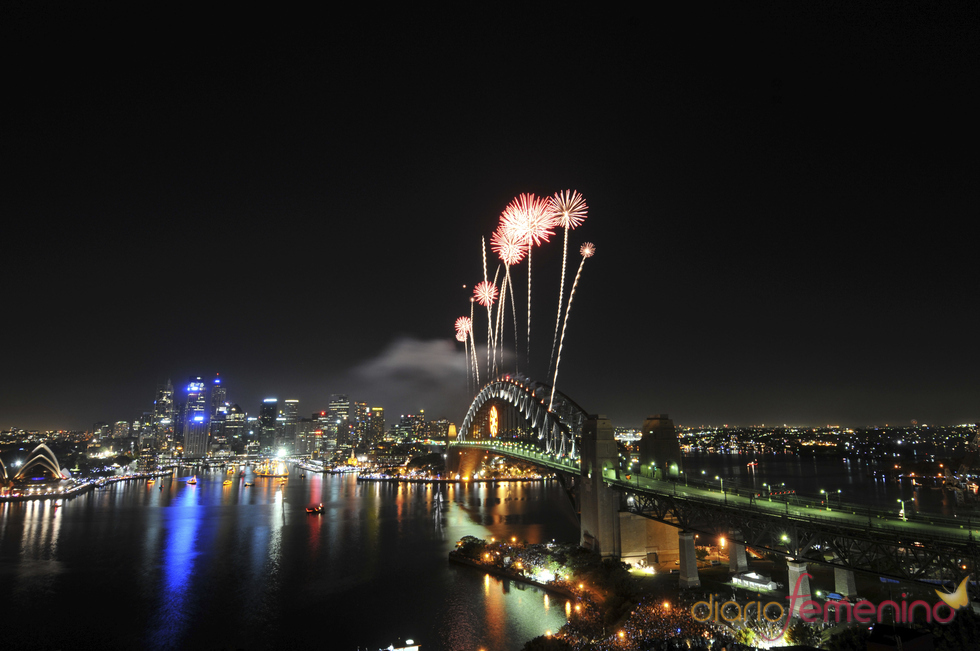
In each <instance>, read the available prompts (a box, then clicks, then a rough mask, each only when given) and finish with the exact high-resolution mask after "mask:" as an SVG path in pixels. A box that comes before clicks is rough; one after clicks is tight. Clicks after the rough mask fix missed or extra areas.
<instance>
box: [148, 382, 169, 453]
mask: <svg viewBox="0 0 980 651" xmlns="http://www.w3.org/2000/svg"><path fill="white" fill-rule="evenodd" d="M153 426H154V430H155V436H156V447H157V449H160V450H172V449H173V447H174V445H173V443H174V385H173V384H172V383H171V382H170V380H169V379H168V380H167V383H166V384H158V385H157V395H156V399H155V400H154V401H153Z"/></svg>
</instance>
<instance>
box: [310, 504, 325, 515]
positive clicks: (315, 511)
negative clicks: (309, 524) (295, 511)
mask: <svg viewBox="0 0 980 651" xmlns="http://www.w3.org/2000/svg"><path fill="white" fill-rule="evenodd" d="M306 512H307V513H309V514H310V515H319V514H320V513H323V504H322V503H320V504H317V505H316V506H308V507H306Z"/></svg>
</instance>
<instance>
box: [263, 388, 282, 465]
mask: <svg viewBox="0 0 980 651" xmlns="http://www.w3.org/2000/svg"><path fill="white" fill-rule="evenodd" d="M277 418H279V399H278V398H266V399H265V400H263V401H262V408H261V409H259V449H260V450H261V451H262V452H271V451H272V449H273V447H274V446H275V444H276V425H277V423H276V419H277Z"/></svg>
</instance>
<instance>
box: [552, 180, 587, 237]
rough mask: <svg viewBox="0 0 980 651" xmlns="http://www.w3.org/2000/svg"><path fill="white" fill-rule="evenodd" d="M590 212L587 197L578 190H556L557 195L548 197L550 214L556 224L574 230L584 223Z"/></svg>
mask: <svg viewBox="0 0 980 651" xmlns="http://www.w3.org/2000/svg"><path fill="white" fill-rule="evenodd" d="M588 212H589V207H588V206H587V205H585V198H584V197H583V196H582V195H581V194H579V193H578V191H577V190H565V191H564V192H556V193H555V196H553V197H551V198H550V199H548V214H549V215H551V219H552V221H553V222H554V224H555V226H560V227H562V228H566V229H568V230H574V229H575V228H576V227H578V226H581V225H582V222H584V221H585V218H586V216H588Z"/></svg>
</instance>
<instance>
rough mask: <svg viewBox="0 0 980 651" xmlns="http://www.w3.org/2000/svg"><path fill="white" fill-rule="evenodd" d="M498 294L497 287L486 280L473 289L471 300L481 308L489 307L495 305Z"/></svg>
mask: <svg viewBox="0 0 980 651" xmlns="http://www.w3.org/2000/svg"><path fill="white" fill-rule="evenodd" d="M499 293H500V292H499V290H498V289H497V286H496V285H494V284H493V283H491V282H488V281H486V280H484V281H482V282H480V283H479V284H477V286H476V287H474V288H473V298H475V299H476V302H477V303H479V304H480V305H482V306H483V307H490V306H491V305H493V304H494V303H496V302H497V295H498V294H499Z"/></svg>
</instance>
